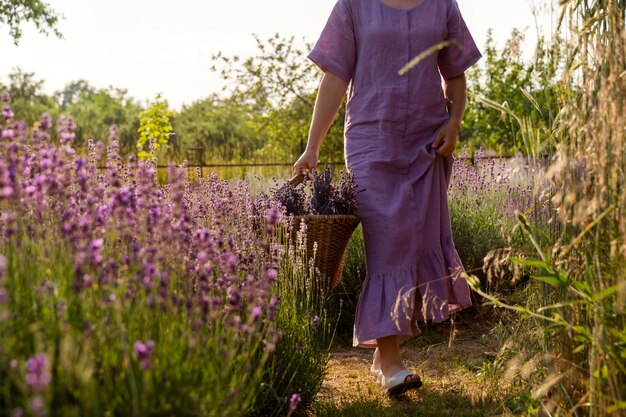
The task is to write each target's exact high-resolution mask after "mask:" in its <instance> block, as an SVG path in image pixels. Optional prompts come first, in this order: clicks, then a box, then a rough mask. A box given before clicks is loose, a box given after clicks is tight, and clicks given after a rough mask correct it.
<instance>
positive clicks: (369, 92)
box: [294, 0, 481, 395]
mask: <svg viewBox="0 0 626 417" xmlns="http://www.w3.org/2000/svg"><path fill="white" fill-rule="evenodd" d="M444 41H448V42H447V43H445V44H441V42H444ZM446 44H447V45H448V46H447V47H445V48H443V49H439V50H435V52H434V53H432V54H430V55H428V56H427V57H426V58H425V59H423V60H422V61H421V62H419V64H418V65H416V66H415V67H414V68H412V69H411V70H410V71H409V72H408V73H406V74H405V75H403V76H400V75H398V70H399V69H401V68H402V67H403V66H404V65H405V64H407V63H408V62H409V61H410V60H411V59H412V58H414V57H416V56H418V55H419V54H420V53H422V52H424V51H426V50H427V49H429V48H431V47H433V46H435V45H440V46H442V45H446ZM435 49H437V48H435ZM480 57H481V55H480V52H479V51H478V49H477V48H476V45H475V43H474V41H473V39H472V37H471V35H470V33H469V31H468V29H467V26H466V25H465V22H464V20H463V18H462V16H461V13H460V11H459V8H458V5H457V3H456V0H338V2H337V4H336V5H335V7H334V9H333V11H332V13H331V15H330V17H329V19H328V22H327V23H326V26H325V27H324V29H323V31H322V34H321V35H320V38H319V40H318V42H317V43H316V45H315V47H314V48H313V50H312V51H311V53H310V54H309V58H310V59H311V60H312V61H313V62H314V63H315V64H317V65H318V66H319V67H320V68H321V69H322V70H323V71H324V76H323V78H322V81H321V83H320V87H319V93H318V96H317V100H316V103H315V108H314V111H313V117H312V122H311V127H310V131H309V137H308V143H307V147H306V150H305V152H304V153H303V154H302V156H301V157H300V158H299V159H298V161H297V162H296V163H295V164H294V170H295V171H296V172H303V171H306V170H309V169H313V168H315V167H316V165H317V163H318V155H319V149H320V146H321V144H322V141H323V139H324V136H325V135H326V133H327V131H328V129H329V127H330V125H331V123H332V122H333V120H334V118H335V116H336V114H337V111H338V110H339V107H340V105H341V102H342V100H343V97H344V95H345V93H346V89H347V88H348V86H350V90H349V94H348V102H347V107H346V119H345V154H346V164H347V165H348V167H349V168H350V170H351V171H352V173H353V174H354V177H355V180H356V182H357V184H358V186H359V189H361V190H363V191H362V192H360V193H359V194H358V202H359V213H360V215H361V220H362V226H363V234H364V241H365V254H366V260H367V278H366V280H365V282H364V284H363V288H362V290H361V294H360V298H359V303H358V306H357V312H356V320H355V331H354V344H355V346H357V345H358V346H364V347H377V349H376V350H375V352H374V359H373V363H372V368H371V369H372V373H373V374H374V375H376V376H377V377H378V379H379V382H380V383H381V384H382V385H383V386H384V387H385V388H386V389H387V391H388V393H389V394H390V395H395V394H400V393H403V392H405V391H406V390H409V389H414V388H418V387H420V386H421V385H422V381H421V379H420V377H419V376H418V375H417V374H413V373H411V372H409V371H408V370H406V368H405V367H404V365H403V363H402V359H401V355H400V344H401V343H402V342H403V341H405V340H407V339H408V338H410V337H412V336H415V335H417V334H419V328H418V327H417V320H433V321H435V322H441V321H444V320H447V319H448V318H449V315H450V313H452V312H454V311H457V310H460V309H462V308H465V307H468V306H469V305H471V300H470V292H469V288H468V285H467V282H466V281H465V280H464V279H463V278H462V277H461V272H462V270H463V267H462V265H461V262H460V260H459V257H458V254H457V252H456V249H455V248H454V243H453V242H452V236H451V235H452V233H451V230H450V219H449V213H448V203H447V187H448V181H449V179H450V174H451V169H452V156H451V154H452V151H453V150H454V148H455V145H456V138H457V135H458V132H459V128H460V125H461V119H462V117H463V112H464V110H465V103H466V84H465V75H464V72H465V70H466V69H467V68H469V67H470V66H471V65H473V64H474V63H475V62H476V61H478V59H480ZM442 79H443V82H442Z"/></svg>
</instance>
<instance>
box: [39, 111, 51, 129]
mask: <svg viewBox="0 0 626 417" xmlns="http://www.w3.org/2000/svg"><path fill="white" fill-rule="evenodd" d="M51 128H52V118H51V117H50V115H49V114H48V113H44V114H42V115H41V121H40V123H39V129H41V130H43V131H44V132H45V131H47V130H50V129H51Z"/></svg>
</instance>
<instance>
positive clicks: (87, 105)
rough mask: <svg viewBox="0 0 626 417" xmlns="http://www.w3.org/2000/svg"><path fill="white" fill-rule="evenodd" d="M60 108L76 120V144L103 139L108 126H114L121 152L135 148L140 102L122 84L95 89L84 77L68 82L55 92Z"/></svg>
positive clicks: (105, 139) (104, 139)
mask: <svg viewBox="0 0 626 417" xmlns="http://www.w3.org/2000/svg"><path fill="white" fill-rule="evenodd" d="M55 97H56V99H57V101H58V102H59V106H60V108H61V110H62V112H63V113H64V114H66V115H69V116H72V117H73V118H74V120H75V122H76V125H77V129H76V139H75V140H74V144H75V146H78V147H80V146H84V145H85V144H86V143H87V140H88V139H90V138H91V139H94V140H96V141H98V140H101V141H103V142H105V143H106V141H107V139H108V137H109V129H110V127H111V126H112V125H115V126H116V127H117V135H118V138H119V141H120V149H121V152H122V153H125V154H126V153H131V152H134V151H135V144H136V142H137V137H138V136H139V135H138V134H137V129H138V128H139V114H140V113H141V111H142V108H141V106H140V105H139V104H138V103H137V102H136V101H135V100H134V99H133V98H132V97H130V96H129V95H128V91H127V90H125V89H122V88H115V87H108V88H105V89H96V88H94V87H93V86H91V85H90V84H89V83H88V82H87V81H85V80H79V81H73V82H70V83H68V84H67V85H66V86H65V88H64V89H63V90H61V91H58V92H56V93H55Z"/></svg>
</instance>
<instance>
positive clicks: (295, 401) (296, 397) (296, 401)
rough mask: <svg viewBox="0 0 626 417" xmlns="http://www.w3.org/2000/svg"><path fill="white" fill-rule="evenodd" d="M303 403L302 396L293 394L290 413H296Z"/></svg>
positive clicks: (290, 400)
mask: <svg viewBox="0 0 626 417" xmlns="http://www.w3.org/2000/svg"><path fill="white" fill-rule="evenodd" d="M301 402H302V397H301V396H300V394H293V395H292V396H291V398H290V399H289V411H291V412H293V411H295V410H296V409H297V408H298V406H299V405H300V403H301Z"/></svg>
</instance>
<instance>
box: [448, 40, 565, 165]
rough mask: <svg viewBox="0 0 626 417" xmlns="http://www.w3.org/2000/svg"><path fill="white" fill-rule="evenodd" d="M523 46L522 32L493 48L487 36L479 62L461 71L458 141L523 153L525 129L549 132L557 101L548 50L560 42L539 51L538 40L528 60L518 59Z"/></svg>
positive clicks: (541, 43)
mask: <svg viewBox="0 0 626 417" xmlns="http://www.w3.org/2000/svg"><path fill="white" fill-rule="evenodd" d="M523 44H524V34H523V33H522V32H520V31H519V30H517V29H514V30H513V31H512V33H511V37H510V38H509V39H508V40H507V41H506V43H505V45H504V47H503V48H502V49H500V50H499V49H498V48H496V45H495V42H494V39H493V34H492V32H491V31H490V32H489V33H488V36H487V43H486V46H485V48H484V56H485V57H484V60H483V61H482V62H481V63H480V64H479V65H476V66H474V67H472V68H471V69H470V70H468V72H467V77H468V93H469V104H468V108H467V111H466V114H465V118H464V120H463V128H462V130H461V138H460V139H461V142H464V143H465V144H469V145H470V147H479V146H482V147H485V148H489V149H492V150H495V151H496V152H497V153H500V154H507V155H510V154H514V153H516V152H523V153H527V148H528V146H527V144H525V140H526V136H525V133H526V132H524V129H525V125H532V126H534V127H535V128H539V129H548V130H549V129H551V126H552V125H553V122H554V119H555V117H556V114H557V113H558V101H559V91H558V87H557V82H556V75H557V71H558V63H557V61H556V60H555V58H554V57H555V56H556V54H555V51H554V48H559V47H560V43H559V42H558V40H557V41H556V42H554V43H553V46H552V48H545V46H546V44H545V42H544V40H542V39H540V40H539V42H538V44H537V46H536V52H535V57H534V59H533V60H532V61H530V62H527V61H526V60H525V59H524V57H523V54H522V46H523Z"/></svg>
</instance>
